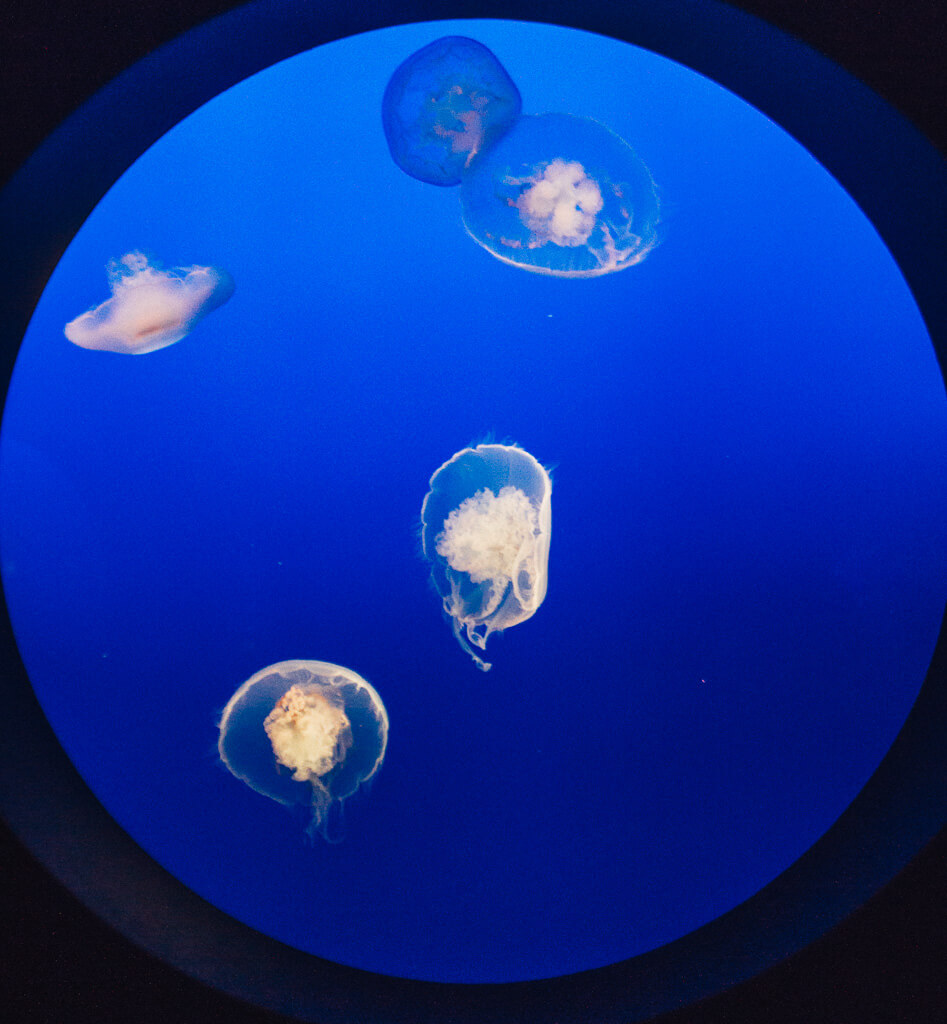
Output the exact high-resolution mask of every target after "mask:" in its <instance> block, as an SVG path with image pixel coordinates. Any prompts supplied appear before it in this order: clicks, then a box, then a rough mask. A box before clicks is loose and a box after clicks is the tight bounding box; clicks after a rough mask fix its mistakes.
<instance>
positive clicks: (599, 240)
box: [461, 114, 658, 277]
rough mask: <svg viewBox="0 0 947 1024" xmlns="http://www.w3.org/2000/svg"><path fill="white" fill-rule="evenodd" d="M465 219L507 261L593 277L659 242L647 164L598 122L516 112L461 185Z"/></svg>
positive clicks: (473, 234) (472, 231)
mask: <svg viewBox="0 0 947 1024" xmlns="http://www.w3.org/2000/svg"><path fill="white" fill-rule="evenodd" d="M461 203H462V205H463V216H464V226H465V227H466V229H467V233H468V234H469V235H470V236H471V238H473V239H474V240H475V241H476V242H479V243H480V245H482V246H483V247H484V249H486V250H487V251H488V252H489V253H491V254H492V255H494V256H496V258H497V259H499V260H503V261H504V262H505V263H510V264H513V265H514V266H517V267H522V268H523V269H524V270H531V271H534V272H535V273H538V274H551V275H553V276H555V277H597V276H599V275H600V274H608V273H611V272H612V271H615V270H624V269H625V268H626V267H631V266H634V264H636V263H640V262H641V261H642V260H643V259H644V258H645V256H647V254H648V253H649V252H650V251H651V249H653V248H654V246H655V244H656V242H657V224H658V199H657V194H656V192H655V187H654V182H653V180H652V178H651V174H650V172H649V171H648V169H647V167H645V165H644V164H643V163H642V162H641V160H640V159H639V158H638V156H637V154H636V153H635V151H634V150H633V149H632V148H631V146H629V145H628V143H626V142H625V141H624V140H623V139H621V138H619V137H618V136H617V135H616V134H615V133H614V132H612V131H611V130H610V129H609V128H606V127H605V125H603V124H600V123H599V122H598V121H593V120H592V119H590V118H586V117H575V116H573V115H572V114H538V115H525V116H523V117H521V118H520V119H519V120H518V121H517V123H516V124H515V125H514V126H513V127H512V128H510V130H509V131H508V132H507V133H506V134H505V135H504V136H503V138H502V139H499V140H498V141H497V143H496V144H495V145H494V146H493V147H492V149H491V150H490V151H489V152H488V153H486V154H485V155H484V156H483V158H482V159H480V160H478V161H477V162H476V163H474V164H473V165H472V166H471V167H470V170H469V172H468V173H467V174H465V175H464V177H463V181H462V183H461Z"/></svg>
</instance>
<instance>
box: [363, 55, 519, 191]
mask: <svg viewBox="0 0 947 1024" xmlns="http://www.w3.org/2000/svg"><path fill="white" fill-rule="evenodd" d="M521 109H522V101H521V100H520V94H519V90H518V89H517V88H516V86H515V85H514V84H513V80H512V79H511V78H510V76H509V75H508V74H507V72H506V69H505V68H504V67H503V65H502V64H501V63H500V62H499V61H498V60H497V58H496V57H495V56H494V55H493V53H491V51H490V50H488V49H487V47H486V46H484V45H483V43H478V42H477V41H476V40H475V39H467V38H466V37H464V36H445V37H444V38H443V39H437V40H435V41H434V42H433V43H429V44H428V45H427V46H425V47H423V48H422V49H420V50H418V51H417V52H416V53H413V54H411V56H410V57H408V58H407V60H405V61H404V62H403V63H402V64H400V65H399V66H398V68H396V69H395V72H394V74H393V75H392V76H391V79H390V80H389V82H388V86H387V87H386V89H385V95H384V99H383V100H382V124H383V127H384V129H385V138H386V139H387V141H388V149H389V151H390V152H391V156H392V159H393V160H394V161H395V163H396V164H397V165H398V166H399V167H400V168H401V169H402V170H403V171H404V172H405V174H409V175H410V176H411V177H412V178H417V179H418V180H419V181H424V182H427V183H428V184H430V185H458V184H460V180H461V177H462V175H463V173H464V171H465V170H466V169H467V168H468V167H470V165H471V163H472V162H473V161H474V160H475V158H476V157H477V155H478V154H479V153H482V152H483V151H484V150H486V149H488V148H489V147H490V145H491V144H492V143H493V142H494V140H495V139H497V138H499V137H500V136H501V135H502V134H503V133H504V132H505V131H506V130H507V129H508V128H509V127H510V125H512V124H513V122H514V121H515V120H516V119H517V118H518V117H519V114H520V110H521Z"/></svg>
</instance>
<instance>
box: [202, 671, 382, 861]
mask: <svg viewBox="0 0 947 1024" xmlns="http://www.w3.org/2000/svg"><path fill="white" fill-rule="evenodd" d="M387 743H388V712H387V711H386V710H385V705H384V704H383V703H382V701H381V697H379V696H378V693H377V692H376V691H375V689H374V687H372V685H371V684H370V683H368V682H366V681H365V680H364V679H363V678H362V677H361V676H360V675H358V674H357V673H355V672H353V671H352V670H351V669H348V668H343V667H342V666H341V665H332V664H330V663H329V662H327V661H281V662H279V663H278V664H276V665H270V666H269V667H268V668H264V669H261V670H260V671H259V672H257V673H256V675H254V676H251V677H250V679H248V680H247V681H246V682H245V683H244V684H243V685H242V686H241V687H240V688H239V689H238V690H237V692H236V693H235V694H234V695H233V696H232V697H231V698H230V700H229V702H228V703H227V706H226V707H225V708H224V712H223V715H222V716H221V719H220V739H219V741H218V744H217V748H218V750H219V752H220V759H221V760H222V761H223V763H224V764H225V765H226V766H227V768H229V769H230V771H231V773H232V774H234V775H235V776H236V777H237V778H238V779H242V780H243V781H244V782H245V783H246V784H247V785H248V786H249V787H250V788H251V789H255V790H256V791H257V792H258V793H262V794H263V796H268V797H269V798H270V799H271V800H277V801H278V802H279V803H281V804H286V805H287V806H292V805H294V804H304V805H306V804H308V805H309V807H310V809H311V812H312V817H311V820H310V824H309V827H308V829H307V832H308V833H309V835H310V836H312V835H314V834H315V833H316V832H319V833H321V834H322V836H323V838H325V839H327V840H329V841H330V842H335V841H338V839H341V834H340V833H339V831H338V823H337V821H336V820H333V822H332V824H331V825H330V820H329V819H330V811H331V810H332V809H333V806H335V807H337V808H339V809H341V804H342V802H343V801H344V800H346V799H347V798H348V797H350V796H352V795H353V794H354V793H355V791H356V790H357V789H358V788H359V786H360V785H362V783H365V782H368V780H369V779H371V778H372V777H373V776H374V775H375V773H376V772H377V771H378V769H379V768H380V767H381V764H382V761H383V760H384V757H385V747H386V746H387Z"/></svg>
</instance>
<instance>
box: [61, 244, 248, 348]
mask: <svg viewBox="0 0 947 1024" xmlns="http://www.w3.org/2000/svg"><path fill="white" fill-rule="evenodd" d="M106 273H107V274H108V281H109V287H110V288H111V290H112V297H111V298H110V299H106V300H105V302H103V303H102V304H101V305H98V306H95V307H94V308H92V309H90V310H89V311H88V312H86V313H83V314H82V315H81V316H77V317H76V319H75V320H72V321H70V322H69V323H68V324H66V327H65V334H66V337H67V338H68V339H69V340H70V341H71V342H72V343H73V344H74V345H78V346H79V347H80V348H91V349H100V350H102V351H105V352H122V353H126V354H128V355H143V354H144V353H145V352H154V351H156V350H157V349H159V348H166V347H167V346H168V345H173V344H174V343H175V342H176V341H180V340H181V339H182V338H183V337H184V336H185V335H186V334H189V333H190V332H191V331H192V330H193V329H194V327H195V325H196V324H197V322H198V321H199V320H201V319H202V318H203V317H205V316H206V315H207V314H208V313H210V312H212V311H213V310H215V309H216V308H217V307H218V306H221V305H223V304H224V303H225V302H226V301H227V299H229V298H230V296H231V295H233V289H234V285H233V279H232V278H231V277H230V275H229V274H228V273H227V271H226V270H221V269H220V268H218V267H175V268H174V269H172V270H161V269H160V268H159V267H157V266H154V265H152V264H151V263H150V262H149V260H148V257H147V256H145V255H144V253H141V252H130V253H127V254H126V255H124V256H122V257H121V258H120V259H117V260H110V261H109V263H108V266H107V267H106Z"/></svg>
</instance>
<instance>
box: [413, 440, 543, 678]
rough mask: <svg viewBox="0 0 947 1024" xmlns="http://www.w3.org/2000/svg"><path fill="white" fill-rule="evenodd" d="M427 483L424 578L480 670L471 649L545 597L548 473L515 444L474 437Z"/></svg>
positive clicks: (481, 647)
mask: <svg viewBox="0 0 947 1024" xmlns="http://www.w3.org/2000/svg"><path fill="white" fill-rule="evenodd" d="M430 488H431V489H430V490H429V491H428V493H427V496H426V497H425V499H424V504H423V506H422V508H421V542H422V545H423V548H424V554H425V556H426V557H427V558H428V559H429V560H430V562H431V580H432V582H433V584H434V587H435V589H436V590H437V592H438V594H440V596H441V599H442V601H443V605H444V611H445V612H446V613H447V614H448V616H450V619H451V625H452V628H453V630H454V636H455V637H457V641H458V643H459V644H460V646H461V647H462V648H463V649H464V650H465V651H466V652H467V653H468V654H469V655H470V656H471V658H473V660H474V662H475V663H476V665H477V667H478V668H480V669H482V670H483V671H484V672H486V671H488V670H489V669H490V667H491V666H490V663H489V662H487V661H485V660H484V659H483V658H481V657H480V656H479V655H478V654H477V653H476V651H474V649H473V648H474V647H477V648H478V649H479V650H481V651H482V650H485V649H486V646H487V640H488V639H489V638H490V634H491V633H496V632H500V631H501V630H504V629H508V628H509V627H510V626H515V625H516V624H517V623H519V622H525V620H526V619H528V618H530V617H531V616H532V615H534V614H535V612H536V609H537V608H539V606H540V605H541V604H542V603H543V598H544V597H545V596H546V581H547V574H548V567H549V540H550V535H551V532H552V506H551V502H550V496H551V494H552V480H551V479H550V477H549V474H548V472H547V471H546V470H545V469H544V468H543V467H542V466H541V465H540V464H539V463H538V462H537V461H536V459H535V458H533V456H532V455H530V454H529V452H527V451H524V450H523V449H522V448H518V447H516V446H515V445H503V444H481V445H477V447H476V448H464V449H463V451H459V452H457V454H456V455H453V456H451V458H450V459H449V460H448V461H447V462H445V463H444V465H443V466H441V467H440V469H438V471H437V472H436V473H435V474H434V475H433V476H432V477H431V484H430ZM471 645H473V646H471Z"/></svg>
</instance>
